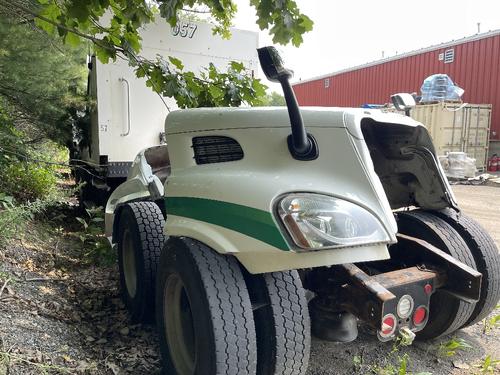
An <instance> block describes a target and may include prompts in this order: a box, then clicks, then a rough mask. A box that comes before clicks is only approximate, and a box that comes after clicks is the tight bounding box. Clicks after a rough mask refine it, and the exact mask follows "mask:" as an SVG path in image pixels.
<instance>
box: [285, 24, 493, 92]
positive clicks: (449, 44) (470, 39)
mask: <svg viewBox="0 0 500 375" xmlns="http://www.w3.org/2000/svg"><path fill="white" fill-rule="evenodd" d="M497 35H500V29H496V30H490V31H488V32H485V33H481V34H474V35H471V36H467V37H464V38H461V39H457V40H451V41H449V42H445V43H441V44H435V45H432V46H429V47H424V48H420V49H416V50H413V51H410V52H405V53H402V54H400V55H395V56H391V57H386V58H384V59H380V60H374V61H371V62H369V63H365V64H361V65H356V66H353V67H350V68H345V69H341V70H337V71H335V72H331V73H327V74H322V75H319V76H315V77H311V78H307V79H303V80H300V81H296V82H293V83H292V86H295V85H300V84H302V83H307V82H312V81H317V80H320V79H324V78H329V77H334V76H337V75H340V74H344V73H348V72H352V71H355V70H359V69H363V68H369V67H372V66H375V65H381V64H385V63H387V62H391V61H396V60H400V59H404V58H406V57H411V56H416V55H420V54H422V53H426V52H432V51H436V50H439V49H442V48H447V47H453V46H457V45H459V44H463V43H469V42H474V41H476V40H481V39H486V38H491V37H494V36H497Z"/></svg>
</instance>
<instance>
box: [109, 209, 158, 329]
mask: <svg viewBox="0 0 500 375" xmlns="http://www.w3.org/2000/svg"><path fill="white" fill-rule="evenodd" d="M164 224H165V220H164V219H163V214H162V213H161V210H160V208H159V207H158V206H157V205H156V204H155V203H153V202H133V203H128V204H126V205H125V206H124V207H123V208H122V209H121V211H120V217H119V223H118V267H119V270H120V285H121V291H122V299H123V301H124V303H125V306H126V307H127V309H128V310H129V313H130V316H131V319H132V321H134V322H139V321H144V322H149V321H151V320H152V319H153V317H154V300H155V299H154V296H155V293H154V288H155V282H156V269H157V266H158V260H159V258H160V252H161V249H162V247H163V243H164V241H165V237H164V235H163V226H164Z"/></svg>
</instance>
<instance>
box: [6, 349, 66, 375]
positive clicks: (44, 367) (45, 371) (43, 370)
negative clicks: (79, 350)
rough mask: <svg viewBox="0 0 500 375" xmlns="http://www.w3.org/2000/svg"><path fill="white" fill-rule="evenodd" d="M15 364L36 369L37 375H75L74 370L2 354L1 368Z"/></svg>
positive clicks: (15, 355) (10, 354) (14, 355)
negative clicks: (18, 363)
mask: <svg viewBox="0 0 500 375" xmlns="http://www.w3.org/2000/svg"><path fill="white" fill-rule="evenodd" d="M14 362H20V363H24V364H25V365H28V366H29V367H32V368H34V369H36V371H37V373H39V374H40V375H49V374H71V373H73V370H72V369H68V368H65V367H61V366H57V365H51V364H47V363H43V362H34V361H31V360H29V359H27V358H24V357H22V356H20V355H17V354H12V353H8V352H0V366H4V367H5V366H10V364H12V363H14ZM0 369H1V367H0Z"/></svg>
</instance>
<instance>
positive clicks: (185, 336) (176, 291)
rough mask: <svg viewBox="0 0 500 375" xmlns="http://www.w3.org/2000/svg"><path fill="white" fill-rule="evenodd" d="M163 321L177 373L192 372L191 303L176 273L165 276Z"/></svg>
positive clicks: (194, 355)
mask: <svg viewBox="0 0 500 375" xmlns="http://www.w3.org/2000/svg"><path fill="white" fill-rule="evenodd" d="M163 321H164V322H165V331H166V332H165V333H166V337H167V341H168V348H169V351H170V356H171V358H172V362H173V363H174V366H175V369H176V371H177V373H178V374H179V375H192V374H194V370H195V364H196V350H195V346H196V335H195V333H194V327H193V316H192V313H191V303H190V301H189V296H188V294H187V292H186V289H185V287H184V284H183V282H182V280H181V278H180V277H179V275H177V274H171V275H170V276H169V277H168V278H167V282H166V286H165V289H164V293H163Z"/></svg>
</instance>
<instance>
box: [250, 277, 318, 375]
mask: <svg viewBox="0 0 500 375" xmlns="http://www.w3.org/2000/svg"><path fill="white" fill-rule="evenodd" d="M247 285H248V286H249V291H250V298H251V300H252V304H253V306H254V319H255V329H256V332H257V373H258V374H259V375H275V374H276V375H278V374H287V375H303V374H305V373H306V371H307V367H308V364H309V353H310V349H311V323H310V318H309V310H308V306H307V299H306V296H305V290H304V288H303V287H302V282H301V280H300V278H299V275H298V273H297V271H294V270H292V271H283V272H273V273H266V274H262V275H248V274H247Z"/></svg>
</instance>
